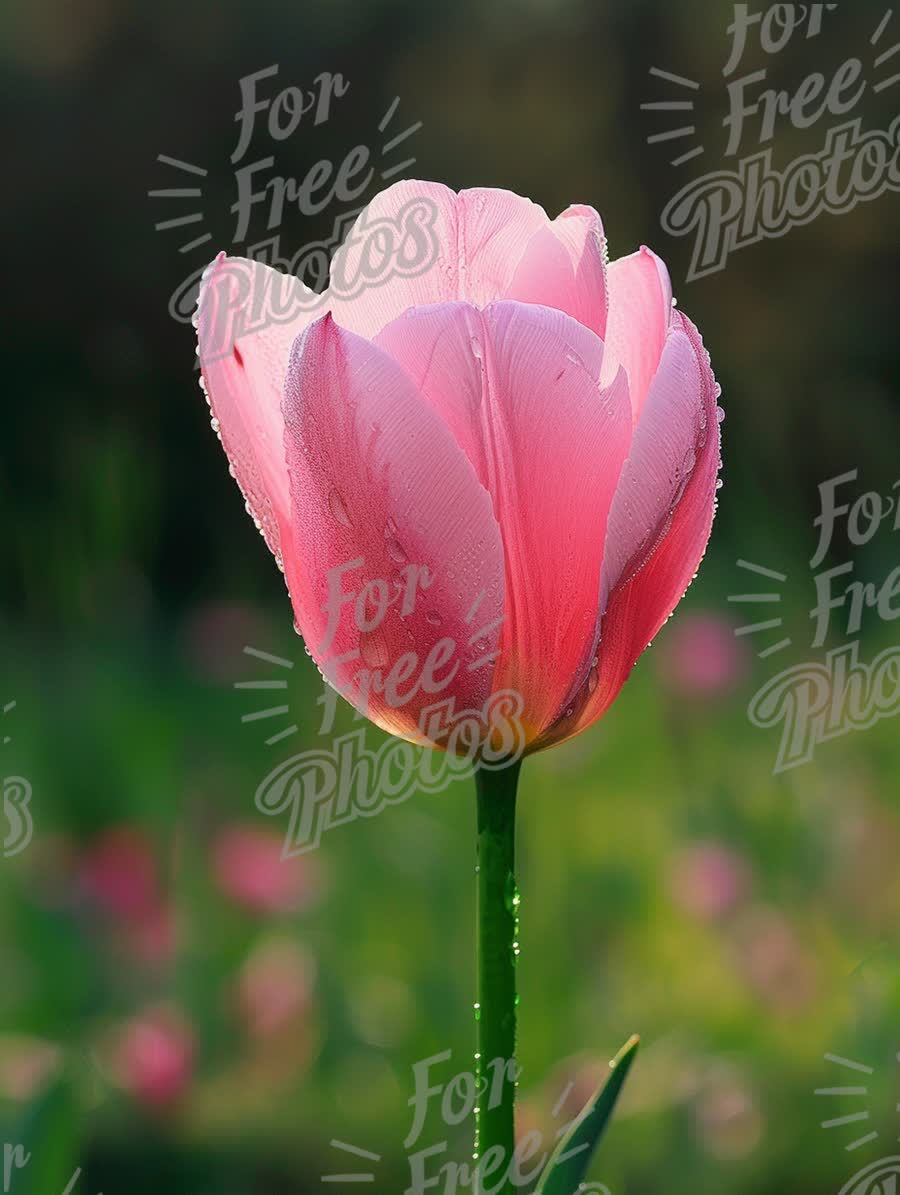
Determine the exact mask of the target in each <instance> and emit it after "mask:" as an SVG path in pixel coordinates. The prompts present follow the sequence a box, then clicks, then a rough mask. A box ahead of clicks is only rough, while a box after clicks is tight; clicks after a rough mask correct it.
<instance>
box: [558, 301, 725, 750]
mask: <svg viewBox="0 0 900 1195" xmlns="http://www.w3.org/2000/svg"><path fill="white" fill-rule="evenodd" d="M717 395H718V388H717V386H716V382H715V378H714V377H713V373H712V369H711V367H710V362H709V355H708V353H707V352H706V350H705V349H704V347H703V342H702V340H701V338H700V334H699V333H698V331H697V329H696V328H695V327H694V325H693V324H692V323H691V322H690V320H689V319H687V317H686V316H684V315H683V314H681V313H680V312H676V314H675V317H674V320H673V326H672V329H671V331H670V333H669V336H668V338H667V340H666V346H665V349H664V351H663V355H662V360H661V361H660V366H659V369H658V371H657V373H656V376H655V377H654V379H653V382H652V384H651V386H650V393H649V395H648V397H647V402H646V404H645V407H644V411H643V414H642V416H641V420H640V422H639V424H638V426H637V427H636V428H635V431H634V439H633V441H632V448H631V454H630V457H629V460H628V462H627V463H626V465H625V468H624V469H623V470H622V477H621V480H620V482H619V488H618V490H617V492H616V496H615V499H614V501H613V505H612V510H611V511H610V516H609V524H608V529H607V535H606V552H605V556H604V562H603V592H604V595H608V596H605V597H604V602H603V605H605V607H606V608H605V612H604V611H603V608H602V606H601V617H600V624H599V634H598V641H597V653H598V657H599V667H598V668H597V669H596V670H594V671H593V672H592V673H591V677H590V680H589V684H588V687H587V691H582V693H581V694H580V695H579V696H578V700H576V701H575V706H576V709H577V710H580V712H578V713H577V714H576V717H575V718H574V719H573V721H572V722H571V723H570V724H568V725H561V726H560V727H558V728H557V729H556V731H555V732H554V734H553V735H552V736H551V737H550V738H548V740H547V742H546V743H544V744H542V745H549V743H550V742H560V741H562V740H563V739H565V738H569V737H571V735H572V734H576V733H578V731H580V730H583V729H584V728H585V727H586V726H588V725H590V723H591V722H593V721H595V720H596V719H597V718H598V717H600V715H601V714H602V713H604V712H605V710H606V709H607V708H608V707H609V705H610V704H611V703H612V701H613V700H614V698H615V697H616V695H617V694H618V692H619V690H620V689H621V687H622V685H623V684H624V683H625V681H626V679H627V678H628V675H629V673H630V672H631V669H632V668H633V667H634V665H635V663H636V662H637V659H638V657H639V656H640V654H641V653H642V652H643V651H644V649H645V648H646V647H647V646H648V644H649V643H650V642H651V641H652V640H653V638H654V637H655V635H656V633H657V631H658V630H659V629H660V627H661V626H662V625H663V623H664V622H665V621H666V619H667V618H668V617H669V615H670V614H671V613H672V611H673V610H674V609H675V607H676V605H677V604H678V602H679V601H680V600H681V598H682V597H683V596H684V593H685V591H686V590H687V588H688V586H689V585H690V582H691V580H692V579H693V577H694V576H695V575H696V572H697V569H698V568H699V566H700V561H701V560H702V558H703V553H704V552H705V550H706V545H707V542H708V540H709V535H710V530H711V528H712V520H713V515H714V513H715V507H716V497H715V495H716V477H717V474H718V470H719V467H720V459H719V448H720V436H719V425H718V419H717V410H716V398H717Z"/></svg>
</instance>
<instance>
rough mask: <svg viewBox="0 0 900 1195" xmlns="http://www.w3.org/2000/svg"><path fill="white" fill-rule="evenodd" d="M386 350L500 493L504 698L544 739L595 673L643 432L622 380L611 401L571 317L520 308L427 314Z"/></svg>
mask: <svg viewBox="0 0 900 1195" xmlns="http://www.w3.org/2000/svg"><path fill="white" fill-rule="evenodd" d="M377 343H378V344H379V345H380V346H381V347H383V348H384V349H385V350H386V351H387V352H389V353H390V354H391V355H392V356H393V357H394V358H395V359H396V360H397V361H399V362H400V363H401V364H402V365H403V368H404V369H405V370H406V371H407V373H408V374H409V376H410V377H411V378H412V380H413V382H414V383H415V385H416V386H417V387H418V389H419V390H420V391H421V393H422V394H423V395H424V397H425V398H426V400H427V401H428V402H429V403H431V404H432V406H433V407H434V409H435V410H436V411H438V412H439V413H440V415H441V417H442V418H443V420H444V421H445V423H446V424H447V426H448V427H449V428H450V430H451V431H452V433H453V435H454V438H455V439H456V442H457V443H458V444H459V445H460V446H461V447H462V449H463V451H464V452H465V453H466V455H467V456H468V458H469V460H470V461H471V462H472V464H473V466H474V468H475V472H476V474H477V476H478V479H479V480H480V481H481V483H482V485H483V486H485V488H486V489H487V490H488V491H489V492H490V495H491V498H492V500H493V505H494V512H495V514H496V517H497V520H498V521H499V523H500V526H501V528H502V531H503V546H504V552H505V558H506V594H507V602H506V611H505V613H506V621H505V623H504V627H503V636H502V640H501V653H502V654H501V657H500V659H499V661H498V663H497V671H496V675H495V677H494V687H495V689H507V688H512V689H515V690H517V691H518V692H519V693H521V694H522V696H523V698H524V700H525V714H524V716H525V720H526V729H527V731H528V733H529V734H530V735H532V736H533V735H536V734H538V733H539V732H540V731H541V729H542V728H544V727H545V726H547V725H549V724H550V723H551V722H552V721H553V720H554V719H555V718H556V716H557V714H558V712H559V706H560V703H561V702H562V701H563V700H564V697H565V695H566V693H567V691H568V689H569V686H570V684H571V681H572V677H573V675H576V674H580V675H581V676H583V677H586V675H587V670H588V668H589V666H590V655H589V652H590V649H591V647H592V645H593V629H594V626H595V624H596V616H597V607H598V604H599V586H600V565H601V559H602V549H603V540H604V534H605V530H606V521H607V515H608V512H609V508H610V503H611V501H612V497H613V493H614V490H615V486H616V481H617V479H618V476H619V470H620V468H621V466H622V462H623V460H624V458H625V454H626V452H627V450H628V443H629V439H630V432H631V426H630V425H631V418H630V405H629V402H628V394H627V386H626V384H625V376H624V373H623V372H620V374H619V375H618V377H617V379H616V381H615V382H614V383H613V384H612V385H611V386H610V387H609V388H608V389H607V390H605V391H604V390H601V389H600V386H599V382H598V378H599V376H600V367H601V361H602V357H603V344H602V342H601V341H600V340H599V339H598V338H597V337H596V336H595V335H594V334H593V333H592V332H590V331H588V330H587V329H586V328H584V327H583V326H582V325H581V324H578V323H576V322H575V321H574V320H573V319H571V318H569V317H568V316H566V315H564V314H562V313H561V312H559V311H555V310H552V309H550V308H546V307H533V306H526V305H523V304H521V303H516V302H512V301H504V302H499V303H494V304H491V305H490V306H489V307H487V308H486V309H484V310H483V311H482V310H479V309H477V308H474V307H472V306H471V305H469V304H465V303H451V304H445V305H442V306H438V307H430V308H424V309H422V308H420V309H417V310H415V311H412V312H409V313H407V315H406V316H405V317H403V318H401V319H399V320H396V321H394V323H392V324H390V325H389V326H388V327H387V328H385V329H384V331H383V332H382V333H381V334H380V336H379V337H378V340H377Z"/></svg>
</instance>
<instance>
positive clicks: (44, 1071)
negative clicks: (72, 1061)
mask: <svg viewBox="0 0 900 1195" xmlns="http://www.w3.org/2000/svg"><path fill="white" fill-rule="evenodd" d="M61 1063H62V1051H61V1050H60V1048H59V1046H58V1045H56V1044H55V1043H54V1042H50V1041H46V1040H45V1039H43V1038H40V1037H27V1036H26V1035H24V1034H4V1035H3V1036H0V1096H2V1097H3V1098H4V1099H11V1100H17V1101H24V1100H30V1099H32V1098H33V1097H34V1096H35V1095H36V1094H37V1092H38V1091H39V1090H40V1089H41V1088H42V1087H43V1085H44V1084H45V1083H46V1081H47V1080H48V1079H49V1078H50V1076H51V1075H53V1074H54V1073H55V1072H56V1071H57V1070H58V1069H59V1067H60V1065H61Z"/></svg>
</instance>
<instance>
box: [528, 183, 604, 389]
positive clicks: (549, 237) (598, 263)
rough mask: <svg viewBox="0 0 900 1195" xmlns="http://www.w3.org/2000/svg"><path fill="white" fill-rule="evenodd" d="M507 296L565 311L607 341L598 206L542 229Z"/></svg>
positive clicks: (580, 208)
mask: <svg viewBox="0 0 900 1195" xmlns="http://www.w3.org/2000/svg"><path fill="white" fill-rule="evenodd" d="M504 297H505V298H508V299H518V300H519V301H520V302H523V303H539V304H541V305H542V306H544V307H555V308H556V309H557V310H558V311H565V312H566V314H567V315H571V316H572V318H573V319H576V320H578V322H579V323H580V324H584V326H585V327H586V328H590V329H591V331H592V332H596V333H597V335H598V336H599V337H600V339H601V340H603V338H604V336H605V334H606V308H607V301H606V237H605V235H604V233H603V224H602V222H601V220H600V217H599V215H598V214H597V212H595V211H594V209H593V208H592V207H584V206H578V207H569V208H566V210H565V211H564V212H563V213H562V215H560V216H557V218H556V219H555V220H554V221H552V223H550V224H547V225H546V226H545V227H543V228H539V229H538V231H537V232H536V233H535V234H534V236H533V237H532V238H531V240H530V241H529V242H528V245H527V246H526V248H525V253H524V254H523V256H522V260H521V261H520V262H519V264H518V266H517V267H516V272H515V274H514V276H513V279H512V282H511V283H510V285H509V287H507V289H506V291H505V295H504ZM612 376H615V371H613V373H612Z"/></svg>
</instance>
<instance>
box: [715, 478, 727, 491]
mask: <svg viewBox="0 0 900 1195" xmlns="http://www.w3.org/2000/svg"><path fill="white" fill-rule="evenodd" d="M724 484H725V483H724V482H723V481H722V478H721V477H717V478H716V489H717V490H720V489H721V488H722V486H723V485H724Z"/></svg>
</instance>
